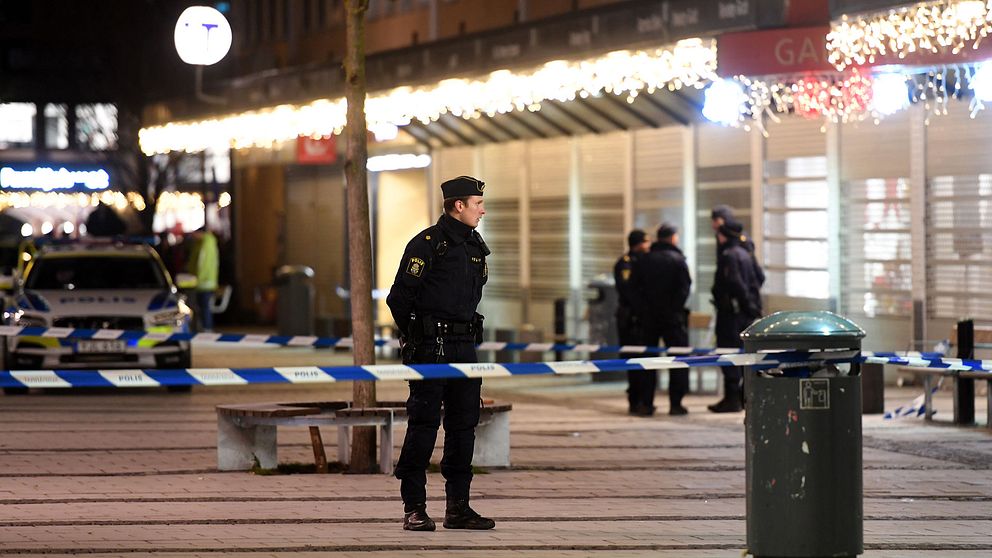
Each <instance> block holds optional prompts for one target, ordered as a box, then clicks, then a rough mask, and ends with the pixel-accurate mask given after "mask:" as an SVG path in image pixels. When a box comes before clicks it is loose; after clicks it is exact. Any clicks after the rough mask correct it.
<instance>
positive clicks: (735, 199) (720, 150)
mask: <svg viewBox="0 0 992 558" xmlns="http://www.w3.org/2000/svg"><path fill="white" fill-rule="evenodd" d="M696 156H697V168H696V184H697V186H696V207H697V212H696V217H697V223H696V230H697V231H698V233H697V235H696V236H697V239H696V274H695V281H696V297H697V301H696V306H695V307H696V308H700V309H712V305H711V304H710V302H709V300H710V289H711V288H712V286H713V274H714V273H716V238H715V236H714V235H713V232H712V227H711V225H710V210H711V209H712V208H713V206H715V205H719V204H725V205H729V206H731V207H733V208H734V212H735V215H736V216H737V218H738V219H740V220H741V221H742V222H743V223H745V224H747V223H750V222H751V221H750V220H751V140H750V138H749V137H748V132H745V131H744V130H743V129H740V128H727V127H723V126H718V125H716V124H702V125H699V126H698V128H697V134H696Z"/></svg>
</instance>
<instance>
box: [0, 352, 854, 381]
mask: <svg viewBox="0 0 992 558" xmlns="http://www.w3.org/2000/svg"><path fill="white" fill-rule="evenodd" d="M858 358H860V357H859V353H858V352H857V351H827V352H808V351H788V352H778V353H752V354H735V355H704V356H666V357H642V358H631V359H613V360H575V361H560V362H528V363H502V364H501V363H453V364H411V365H403V364H376V365H367V366H334V367H324V366H294V367H270V368H182V369H130V370H13V371H11V370H7V371H0V387H3V388H77V387H159V386H198V385H202V386H231V385H246V384H321V383H333V382H346V381H389V380H429V379H442V378H505V377H509V376H538V375H568V374H594V373H599V372H611V371H625V370H666V369H685V368H693V367H701V366H705V367H713V366H718V367H725V366H751V367H756V368H764V369H767V368H776V367H788V368H798V367H803V366H811V365H822V364H824V363H844V362H852V361H854V360H856V359H858Z"/></svg>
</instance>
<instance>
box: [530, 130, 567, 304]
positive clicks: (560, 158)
mask: <svg viewBox="0 0 992 558" xmlns="http://www.w3.org/2000/svg"><path fill="white" fill-rule="evenodd" d="M570 141H571V140H570V139H569V138H559V139H549V140H540V141H532V142H530V144H529V145H530V149H529V151H528V152H527V157H528V165H529V168H530V231H531V239H530V241H531V253H530V259H531V265H530V269H531V296H532V298H533V299H535V300H544V301H552V300H554V299H556V298H565V297H568V294H569V283H568V271H569V257H568V181H569V164H570V160H571V151H570V145H569V142H570Z"/></svg>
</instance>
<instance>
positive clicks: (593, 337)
mask: <svg viewBox="0 0 992 558" xmlns="http://www.w3.org/2000/svg"><path fill="white" fill-rule="evenodd" d="M586 286H587V287H588V288H589V289H592V290H593V291H594V292H595V293H596V294H595V297H593V298H589V299H587V303H588V304H589V343H593V344H597V345H617V344H619V340H618V339H619V337H618V334H617V317H616V314H617V306H618V305H619V304H620V298H619V295H617V288H616V284H615V283H614V282H613V276H612V275H609V274H606V273H603V274H601V275H597V276H596V277H593V278H592V280H590V281H589V283H588V284H587V285H586ZM590 358H592V359H603V358H617V355H616V354H604V353H593V354H592V355H590ZM626 379H627V373H626V372H624V371H619V372H617V371H613V372H600V373H598V374H593V375H592V381H593V382H616V381H620V380H626Z"/></svg>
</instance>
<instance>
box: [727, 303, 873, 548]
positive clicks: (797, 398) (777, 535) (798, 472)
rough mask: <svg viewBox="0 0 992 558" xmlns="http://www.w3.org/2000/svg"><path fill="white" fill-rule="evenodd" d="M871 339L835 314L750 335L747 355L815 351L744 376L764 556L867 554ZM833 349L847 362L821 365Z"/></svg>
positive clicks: (773, 324) (784, 316)
mask: <svg viewBox="0 0 992 558" xmlns="http://www.w3.org/2000/svg"><path fill="white" fill-rule="evenodd" d="M864 336H865V332H864V331H863V330H862V329H861V328H860V327H858V326H857V325H855V324H854V323H853V322H851V321H850V320H847V319H846V318H843V317H841V316H838V315H836V314H834V313H832V312H826V311H820V312H777V313H775V314H772V315H770V316H767V317H765V318H763V319H761V320H758V321H756V322H755V323H753V324H752V325H751V326H750V327H748V328H747V329H746V330H744V332H743V333H741V339H742V340H743V341H744V350H745V352H747V353H757V352H762V351H778V350H797V351H809V352H810V353H811V354H810V357H811V358H809V359H802V360H803V361H802V362H793V363H789V364H781V365H778V366H777V367H776V368H773V369H760V368H759V367H754V368H753V369H752V370H751V371H750V372H749V373H748V374H746V376H745V381H744V384H745V385H744V392H745V398H746V403H745V411H746V418H745V436H746V445H745V447H746V452H747V453H746V458H745V459H746V460H745V473H746V479H747V546H748V552H749V553H750V554H752V555H753V556H754V557H755V558H759V557H786V556H788V557H819V556H823V557H826V556H832V557H848V556H850V557H854V556H857V555H858V554H861V553H862V552H864V511H863V502H862V473H861V443H862V440H861V377H860V365H859V364H858V363H857V362H856V357H857V355H858V354H859V353H860V350H861V339H862V338H864ZM830 352H835V355H834V357H835V358H838V359H844V360H846V362H842V363H836V364H825V363H823V362H822V361H818V360H817V359H816V357H817V356H820V357H823V356H826V355H827V354H829V353H830ZM783 360H789V359H783Z"/></svg>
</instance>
